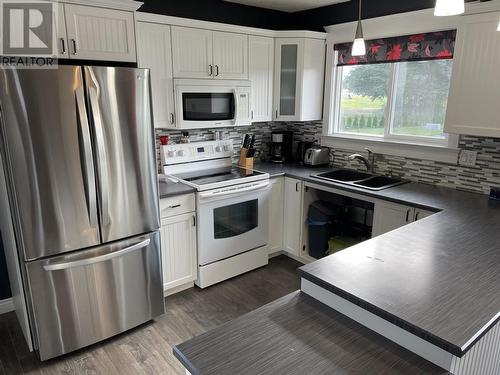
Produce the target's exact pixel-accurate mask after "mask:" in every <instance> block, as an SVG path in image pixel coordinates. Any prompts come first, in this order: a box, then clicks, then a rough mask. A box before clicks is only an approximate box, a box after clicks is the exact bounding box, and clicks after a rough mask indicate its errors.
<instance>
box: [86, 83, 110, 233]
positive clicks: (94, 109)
mask: <svg viewBox="0 0 500 375" xmlns="http://www.w3.org/2000/svg"><path fill="white" fill-rule="evenodd" d="M89 97H90V112H91V113H92V117H93V121H94V130H95V137H96V141H97V142H96V143H97V165H98V173H99V179H100V184H99V185H100V193H101V202H100V203H101V225H108V224H109V222H110V220H109V188H108V186H109V185H108V166H107V155H106V146H105V144H104V131H103V126H102V118H101V111H100V109H99V101H98V100H97V89H96V87H89Z"/></svg>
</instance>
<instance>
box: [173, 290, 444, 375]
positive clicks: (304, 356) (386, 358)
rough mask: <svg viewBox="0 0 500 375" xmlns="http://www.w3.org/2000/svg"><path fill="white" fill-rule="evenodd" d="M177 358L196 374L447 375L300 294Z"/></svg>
mask: <svg viewBox="0 0 500 375" xmlns="http://www.w3.org/2000/svg"><path fill="white" fill-rule="evenodd" d="M174 354H175V356H176V357H177V358H178V359H179V360H180V361H181V362H182V364H183V365H184V366H185V367H186V369H187V370H188V371H189V372H190V373H191V374H193V375H211V374H213V375H225V374H228V375H233V374H259V375H265V374H270V375H271V374H272V375H274V374H287V375H303V374H318V375H319V374H325V375H326V374H340V373H341V374H351V375H353V374H360V375H364V374H368V373H370V374H407V375H411V374H448V372H446V371H445V370H443V369H440V368H438V367H437V366H435V365H433V364H431V363H430V362H427V361H426V360H424V359H422V358H420V357H418V356H417V355H415V354H413V353H411V352H409V351H407V350H406V349H403V348H401V347H399V346H398V345H396V344H394V343H392V342H391V341H389V340H387V339H386V338H384V337H382V336H380V335H378V334H376V333H374V332H372V331H370V330H368V329H367V328H365V327H363V326H361V325H359V324H358V323H356V322H354V321H353V320H351V319H349V318H346V317H344V316H342V315H341V314H339V313H337V312H336V311H334V310H332V309H330V308H329V307H327V306H325V305H323V304H321V303H319V302H318V301H316V300H314V299H313V298H311V297H309V296H307V295H305V294H303V293H301V292H299V291H297V292H294V293H292V294H289V295H288V296H285V297H283V298H280V299H278V300H276V301H274V302H272V303H270V304H268V305H266V306H263V307H261V308H260V309H257V310H255V311H252V312H250V313H248V314H246V315H244V316H242V317H240V318H238V319H235V320H233V321H231V322H229V323H226V324H224V325H222V326H220V327H218V328H216V329H214V330H212V331H209V332H207V333H204V334H202V335H200V336H197V337H195V338H193V339H191V340H189V341H187V342H185V343H183V344H180V345H177V346H175V347H174Z"/></svg>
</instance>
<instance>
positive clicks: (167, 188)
mask: <svg viewBox="0 0 500 375" xmlns="http://www.w3.org/2000/svg"><path fill="white" fill-rule="evenodd" d="M158 187H159V195H160V199H163V198H168V197H174V196H176V195H183V194H189V193H194V192H195V191H196V190H195V189H194V188H193V187H191V186H188V185H186V184H182V183H180V182H179V183H175V182H172V181H163V180H160V181H159V183H158Z"/></svg>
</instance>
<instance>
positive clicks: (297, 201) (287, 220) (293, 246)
mask: <svg viewBox="0 0 500 375" xmlns="http://www.w3.org/2000/svg"><path fill="white" fill-rule="evenodd" d="M283 233H284V235H283V244H284V247H285V251H286V252H288V253H290V254H292V255H295V256H297V257H298V256H299V255H300V244H301V233H302V181H299V180H296V179H294V178H288V177H286V178H285V200H284V229H283Z"/></svg>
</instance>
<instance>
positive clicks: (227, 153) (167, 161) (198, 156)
mask: <svg viewBox="0 0 500 375" xmlns="http://www.w3.org/2000/svg"><path fill="white" fill-rule="evenodd" d="M160 153H161V162H162V165H172V164H179V163H188V162H193V161H202V160H211V159H220V158H230V157H232V156H233V141H232V140H230V139H228V140H221V141H206V142H193V143H179V144H175V145H167V146H161V150H160Z"/></svg>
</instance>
